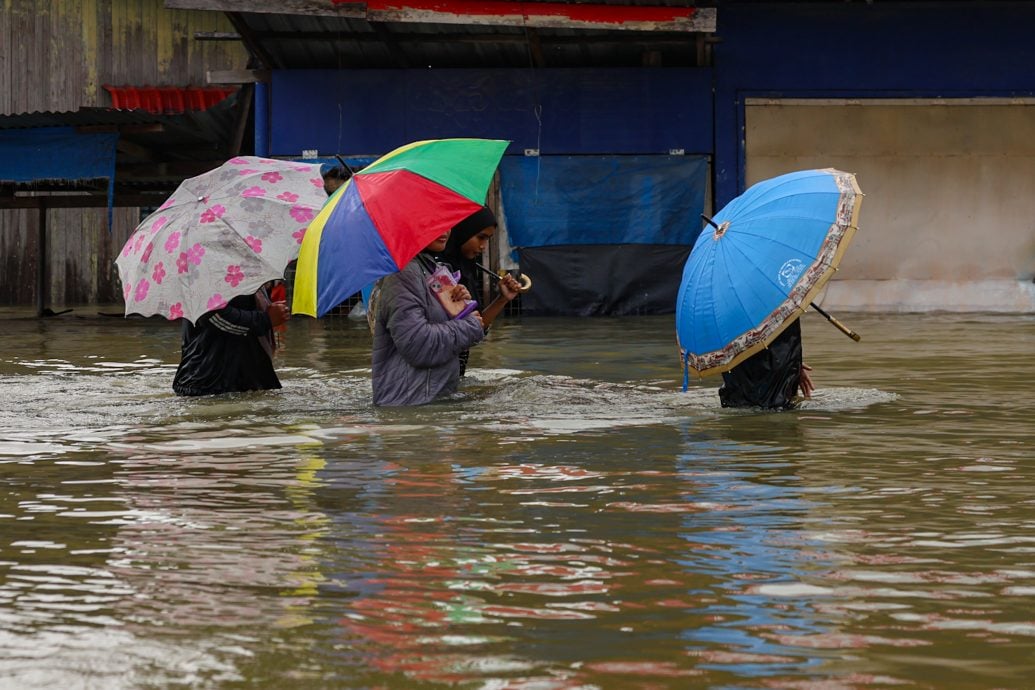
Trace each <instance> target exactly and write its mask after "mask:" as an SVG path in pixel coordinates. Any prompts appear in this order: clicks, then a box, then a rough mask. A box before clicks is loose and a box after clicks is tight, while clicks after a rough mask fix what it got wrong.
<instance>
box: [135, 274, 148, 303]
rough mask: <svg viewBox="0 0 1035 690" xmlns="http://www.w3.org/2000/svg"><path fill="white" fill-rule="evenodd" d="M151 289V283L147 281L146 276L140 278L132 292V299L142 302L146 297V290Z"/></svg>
mask: <svg viewBox="0 0 1035 690" xmlns="http://www.w3.org/2000/svg"><path fill="white" fill-rule="evenodd" d="M150 289H151V283H149V282H147V278H144V279H142V280H141V281H140V282H139V283H137V289H136V291H135V292H134V293H133V297H134V299H136V301H138V302H143V301H144V300H145V299H147V291H148V290H150Z"/></svg>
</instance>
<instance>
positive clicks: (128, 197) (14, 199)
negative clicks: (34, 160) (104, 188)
mask: <svg viewBox="0 0 1035 690" xmlns="http://www.w3.org/2000/svg"><path fill="white" fill-rule="evenodd" d="M168 198H169V194H166V193H164V192H163V193H160V194H143V193H140V194H116V195H115V201H114V204H113V205H114V206H115V207H117V208H132V207H148V206H161V205H162V204H163V203H165V200H166V199H168ZM107 206H108V195H107V194H59V195H47V196H0V209H15V208H17V209H39V210H40V213H44V212H45V209H48V208H106V207H107ZM41 224H42V228H38V229H37V234H38V233H40V232H43V233H45V232H46V220H41ZM45 241H46V239H45V238H44V242H45Z"/></svg>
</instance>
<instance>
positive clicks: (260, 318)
mask: <svg viewBox="0 0 1035 690" xmlns="http://www.w3.org/2000/svg"><path fill="white" fill-rule="evenodd" d="M290 316H291V314H290V312H289V311H288V308H287V305H286V304H285V303H284V302H271V301H270V298H269V294H268V293H267V292H266V289H265V288H262V289H260V290H259V291H258V292H256V293H255V294H254V295H241V296H238V297H234V298H233V299H232V300H230V302H229V304H227V305H226V306H225V307H223V308H222V309H219V310H218V311H211V312H208V313H207V314H205V315H203V316H202V317H201V318H199V319H198V321H197V323H196V324H191V323H190V321H187V320H186V319H184V320H183V341H182V344H181V357H180V365H179V367H177V369H176V376H175V377H174V378H173V391H175V393H176V394H177V395H185V396H195V395H216V394H219V393H233V392H243V391H254V390H267V389H272V388H280V379H278V378H277V372H276V371H274V369H273V351H274V348H275V342H276V341H275V339H274V337H273V328H274V327H275V326H279V325H280V324H282V323H284V322H285V321H287V320H288V318H290Z"/></svg>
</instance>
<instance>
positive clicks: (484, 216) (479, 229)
mask: <svg viewBox="0 0 1035 690" xmlns="http://www.w3.org/2000/svg"><path fill="white" fill-rule="evenodd" d="M495 232H496V215H495V214H494V213H493V212H492V209H490V208H489V207H488V206H482V207H481V208H480V209H478V210H477V211H475V212H474V213H472V214H471V215H469V216H468V217H467V218H464V219H463V220H462V221H460V222H459V223H457V224H456V225H454V226H453V229H452V230H450V232H449V240H448V241H447V242H446V248H445V249H443V250H442V252H441V253H440V254H439V255H438V256H437V257H436V258H437V259H438V260H439V261H441V262H443V263H445V264H448V265H449V267H450V268H451V269H453V270H454V271H458V272H459V273H460V280H459V283H460V285H463V286H464V287H465V288H467V291H468V292H469V293H471V295H473V296H474V297H475V299H477V298H478V295H480V294H481V292H482V290H481V274H480V273H479V269H478V267H477V266H476V265H475V263H476V262H477V260H478V259H479V258H481V255H482V253H483V252H484V251H485V247H486V246H488V244H489V240H490V239H491V238H492V236H493V234H494V233H495ZM497 286H498V287H499V295H498V296H497V297H496V299H494V300H493V301H492V302H491V303H490V304H488V305H487V306H484V308H480V309H479V311H480V312H481V316H482V326H483V327H484V329H485V332H486V333H488V332H489V326H490V325H492V322H493V321H495V320H496V317H497V316H499V315H500V314H501V313H502V312H503V308H504V307H505V306H507V303H508V302H510V301H511V300H513V299H514V298H515V297H517V296H518V291H519V289H520V287H521V285H520V283H518V281H517V280H516V279H515V278H514V277H513V276H511V275H505V276H503V277H502V278H500V280H499V282H498V284H497ZM470 355H471V352H470V350H465V351H464V352H462V353H460V375H461V376H463V375H464V372H465V371H466V369H467V360H468V358H469V357H470Z"/></svg>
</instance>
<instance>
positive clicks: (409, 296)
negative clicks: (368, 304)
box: [371, 255, 485, 406]
mask: <svg viewBox="0 0 1035 690" xmlns="http://www.w3.org/2000/svg"><path fill="white" fill-rule="evenodd" d="M425 263H427V265H425ZM432 263H433V262H432V261H431V260H430V259H428V258H425V257H423V256H421V255H418V256H417V257H415V258H414V259H413V260H411V261H410V262H409V263H408V264H406V266H405V267H403V269H402V270H401V271H399V272H398V273H393V274H392V275H390V276H387V277H386V278H384V279H382V280H381V285H380V296H379V297H378V299H377V304H376V305H375V306H374V308H375V310H376V311H375V314H374V346H373V353H372V358H371V360H372V370H373V371H372V383H373V387H374V404H375V405H385V406H390V405H423V404H424V403H429V402H431V401H432V400H435V399H436V398H439V397H442V396H446V395H449V394H451V393H453V392H455V391H456V389H457V387H458V386H459V384H460V360H459V354H460V353H461V352H463V351H464V350H467V349H469V348H470V347H471V346H472V345H475V344H476V343H478V342H480V341H481V340H482V338H484V337H485V333H484V331H482V324H481V321H480V320H479V319H478V318H477V317H476V316H474V315H473V314H472V315H469V316H466V317H464V318H462V319H458V320H455V321H450V320H449V317H448V315H447V314H446V310H445V309H443V307H442V305H441V304H439V302H438V300H437V299H435V296H434V295H432V293H431V289H430V288H429V287H428V285H427V283H426V282H425V280H426V278H427V277H428V276H429V275H430V274H431V270H433V269H431V270H429V266H430V265H431V264H432Z"/></svg>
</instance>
